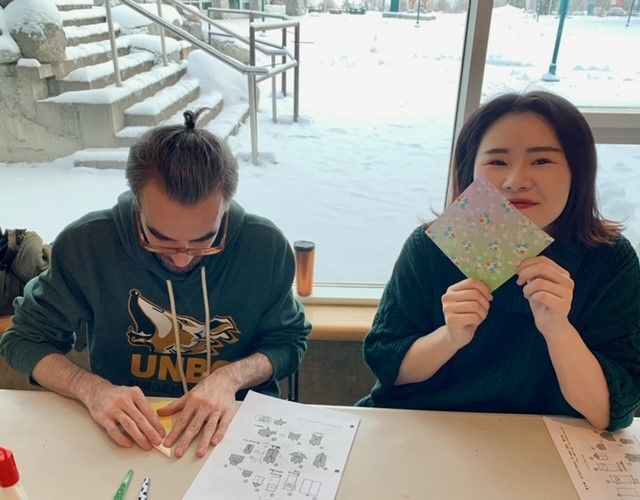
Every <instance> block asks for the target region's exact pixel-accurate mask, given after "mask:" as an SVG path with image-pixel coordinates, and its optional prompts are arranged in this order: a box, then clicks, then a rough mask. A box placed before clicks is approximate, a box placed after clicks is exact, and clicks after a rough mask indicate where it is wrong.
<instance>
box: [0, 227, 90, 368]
mask: <svg viewBox="0 0 640 500" xmlns="http://www.w3.org/2000/svg"><path fill="white" fill-rule="evenodd" d="M76 252H77V248H75V246H74V245H73V238H72V236H71V235H70V232H69V230H65V231H63V232H62V233H61V234H60V236H59V237H58V238H57V240H56V242H55V244H54V246H53V250H52V257H51V265H50V267H49V269H48V270H47V271H45V272H44V273H43V274H41V275H40V276H39V277H36V278H34V279H32V280H31V281H30V282H29V283H28V284H27V286H26V287H25V290H24V296H23V297H18V298H17V299H16V300H15V302H14V305H15V316H14V317H13V320H12V326H11V328H10V329H9V330H8V331H7V332H6V333H5V334H4V335H3V336H2V338H1V339H0V354H2V355H3V356H4V357H5V358H6V359H7V361H8V362H9V364H10V365H11V366H12V367H13V368H14V369H15V370H17V371H19V372H21V373H24V374H25V375H29V376H31V373H32V371H33V368H34V367H35V365H36V364H38V362H39V361H40V360H41V359H42V358H44V357H45V356H47V355H49V354H52V353H62V354H65V353H67V352H69V351H70V350H71V348H72V347H73V344H74V342H75V334H74V331H76V330H77V328H78V326H79V324H80V322H81V321H82V320H88V318H89V313H88V306H87V305H86V303H85V302H84V301H83V298H82V294H81V292H80V288H79V286H78V284H77V282H76V280H75V278H74V276H73V273H72V272H71V268H72V266H71V265H70V264H72V263H73V262H77V260H74V255H75V254H76Z"/></svg>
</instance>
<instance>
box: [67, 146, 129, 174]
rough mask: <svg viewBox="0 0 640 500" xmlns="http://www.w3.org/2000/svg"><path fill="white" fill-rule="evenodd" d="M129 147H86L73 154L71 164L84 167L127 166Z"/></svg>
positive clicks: (121, 167) (123, 167)
mask: <svg viewBox="0 0 640 500" xmlns="http://www.w3.org/2000/svg"><path fill="white" fill-rule="evenodd" d="M128 155H129V148H87V149H81V150H80V151H76V152H75V153H74V154H73V166H74V167H85V168H99V169H107V168H117V169H120V170H124V169H125V167H126V166H127V156H128Z"/></svg>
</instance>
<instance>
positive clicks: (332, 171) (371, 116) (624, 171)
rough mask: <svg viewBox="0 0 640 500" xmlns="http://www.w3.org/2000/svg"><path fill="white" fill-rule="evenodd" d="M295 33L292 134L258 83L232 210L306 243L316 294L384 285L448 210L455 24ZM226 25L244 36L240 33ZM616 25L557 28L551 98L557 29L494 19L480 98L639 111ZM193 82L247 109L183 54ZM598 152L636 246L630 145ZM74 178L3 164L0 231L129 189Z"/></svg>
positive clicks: (371, 25) (611, 212)
mask: <svg viewBox="0 0 640 500" xmlns="http://www.w3.org/2000/svg"><path fill="white" fill-rule="evenodd" d="M300 19H301V23H302V25H301V33H302V42H303V43H302V49H301V50H302V52H301V61H302V66H301V86H300V88H301V102H300V110H301V116H300V120H299V122H298V123H293V120H292V106H293V101H292V98H291V95H290V94H289V95H288V96H287V97H283V96H282V95H281V94H280V93H278V95H277V97H278V123H276V124H274V123H272V121H271V99H270V98H271V90H270V89H271V86H270V82H264V83H263V84H262V86H261V96H262V97H261V113H260V115H259V124H258V130H259V150H260V152H261V160H262V161H261V165H260V166H259V167H255V166H253V165H252V164H251V163H250V160H249V159H250V144H251V141H250V133H249V127H248V125H245V126H243V127H242V128H241V129H240V131H239V133H238V135H237V136H235V137H231V138H230V140H229V144H230V146H231V147H232V148H233V150H234V151H235V153H236V154H237V157H238V158H239V161H240V185H239V191H238V194H237V199H238V201H239V202H240V203H241V204H243V205H244V206H245V208H246V209H247V210H249V211H253V212H256V213H260V214H262V215H265V216H267V217H269V218H271V219H272V220H273V221H274V222H276V224H278V225H279V226H280V227H281V228H282V230H283V231H284V233H285V235H286V236H287V237H288V238H289V240H290V241H292V242H293V241H294V240H296V239H310V240H313V241H315V242H316V244H317V253H316V279H317V280H318V281H323V282H359V283H367V282H368V283H383V282H385V281H386V279H387V278H388V276H389V274H390V272H391V269H392V267H393V263H394V261H395V259H396V257H397V254H398V252H399V250H400V247H401V246H402V244H403V242H404V240H405V239H406V237H407V235H408V234H409V232H410V231H411V230H412V229H413V228H414V227H415V226H416V225H418V224H419V223H420V222H421V221H423V220H427V219H430V218H432V217H433V211H439V210H441V209H442V207H443V202H444V189H445V185H446V177H447V171H446V169H447V165H448V159H449V154H450V148H451V134H452V128H453V113H454V100H455V97H456V92H457V88H458V78H459V71H460V53H461V48H462V38H463V31H464V21H465V19H464V16H463V15H460V14H436V20H435V21H421V23H420V27H419V28H416V27H415V21H413V20H401V19H386V18H382V17H381V15H380V13H377V12H368V13H367V14H366V15H365V16H349V15H346V14H342V15H330V14H320V15H318V14H315V15H307V16H304V17H302V18H300ZM227 23H228V24H229V25H231V26H234V27H237V28H241V27H242V28H243V29H244V28H246V21H242V20H234V21H228V22H227ZM625 23H626V18H625V19H622V18H616V19H606V18H604V19H603V18H591V17H578V16H576V17H571V18H569V19H567V21H566V23H565V28H564V36H563V41H562V45H561V49H560V56H559V59H558V71H557V74H558V75H559V76H560V78H561V80H560V82H558V83H554V84H548V83H542V82H540V81H539V79H540V77H541V76H542V74H543V73H545V72H547V70H548V67H549V62H550V57H551V53H552V50H553V42H554V40H555V33H556V29H557V19H556V18H554V17H553V16H541V17H540V20H539V21H536V20H535V19H534V18H533V17H531V16H530V15H526V14H523V13H522V12H521V11H519V10H517V9H515V8H511V7H505V8H501V9H495V10H494V15H493V18H492V32H491V36H490V40H489V50H488V55H487V66H486V70H485V80H484V87H483V99H487V98H489V97H490V96H492V95H495V94H497V93H499V92H503V91H506V90H518V91H519V90H524V89H530V88H536V87H540V88H546V89H549V90H552V91H554V92H558V93H560V94H562V95H564V96H566V97H568V98H569V99H571V100H572V101H573V102H574V103H576V104H578V105H581V106H595V105H607V106H640V92H638V90H637V89H638V82H640V62H639V60H638V59H637V58H635V59H633V58H632V57H630V54H633V53H635V52H637V50H633V47H635V48H636V49H637V48H638V47H639V46H640V20H637V19H632V22H631V26H630V27H629V28H625V27H624V24H625ZM278 36H279V35H278ZM290 38H291V37H290ZM188 73H189V77H190V78H196V79H198V80H199V82H200V85H201V87H202V90H203V94H206V93H208V92H211V91H215V90H220V89H222V90H220V91H221V92H222V93H223V94H224V95H225V105H231V104H233V103H234V102H237V100H238V99H239V98H240V97H241V96H242V95H246V81H245V80H244V79H243V78H241V77H239V76H238V75H237V74H235V73H234V72H232V71H231V70H229V69H228V68H226V67H224V66H221V65H220V64H219V63H214V62H211V61H210V60H209V59H208V58H207V56H205V55H204V54H202V53H201V52H200V51H195V52H193V53H192V55H191V59H190V61H189V69H188ZM292 80H293V78H292V77H291V76H290V77H289V78H288V84H289V89H291V85H292ZM278 89H280V82H279V81H278ZM598 153H599V156H600V163H601V169H600V173H599V181H598V183H599V193H600V199H601V208H602V210H603V212H604V214H605V215H606V216H608V217H612V218H616V219H618V220H623V221H624V222H626V224H627V225H628V226H629V229H628V230H627V236H628V237H629V238H630V239H631V240H632V242H633V244H634V246H637V245H638V244H639V243H640V169H639V168H638V166H639V165H640V145H634V146H623V145H599V146H598ZM71 165H72V162H71V160H70V159H69V158H66V159H60V160H58V161H56V162H53V163H52V165H50V166H49V165H47V166H44V165H25V164H21V165H16V164H12V165H1V164H0V226H2V227H6V226H12V227H14V226H15V227H17V226H26V227H30V228H33V229H36V230H38V231H40V232H41V233H42V234H43V236H44V237H45V239H52V238H54V237H55V235H56V234H57V233H58V232H59V231H60V229H61V228H62V227H63V226H64V225H65V224H66V223H68V222H69V221H71V220H73V219H75V218H76V217H78V216H80V215H81V214H83V213H84V212H86V211H89V210H92V209H96V208H102V207H107V206H111V205H112V204H113V202H114V200H115V197H116V196H117V193H119V192H120V191H122V190H124V189H126V185H125V182H124V174H123V172H122V171H116V170H105V171H94V170H90V169H77V168H76V169H74V168H73V167H72V166H71ZM23 206H24V207H28V209H25V210H19V211H18V210H17V208H18V207H23ZM9 210H11V212H9ZM9 213H11V216H10V217H9V216H8V214H9Z"/></svg>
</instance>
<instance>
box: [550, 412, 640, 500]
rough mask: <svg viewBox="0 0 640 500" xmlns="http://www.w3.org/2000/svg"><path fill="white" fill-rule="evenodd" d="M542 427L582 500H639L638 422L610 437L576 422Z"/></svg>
mask: <svg viewBox="0 0 640 500" xmlns="http://www.w3.org/2000/svg"><path fill="white" fill-rule="evenodd" d="M544 423H545V425H546V426H547V430H548V431H549V434H550V435H551V439H553V443H554V444H555V445H556V448H557V449H558V453H559V454H560V457H561V458H562V461H563V463H564V466H565V467H566V469H567V472H568V473H569V476H570V477H571V481H573V485H574V486H575V488H576V491H577V492H578V495H580V498H581V499H583V500H590V499H593V500H606V499H624V500H633V499H635V500H640V420H638V419H636V420H635V421H634V423H633V424H632V425H631V426H630V427H628V428H627V429H623V430H620V431H616V432H613V433H612V432H608V431H600V430H597V429H594V428H593V427H591V426H590V425H589V424H588V423H587V422H586V421H583V420H578V419H570V418H552V417H544Z"/></svg>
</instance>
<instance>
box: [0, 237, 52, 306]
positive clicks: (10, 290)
mask: <svg viewBox="0 0 640 500" xmlns="http://www.w3.org/2000/svg"><path fill="white" fill-rule="evenodd" d="M50 260H51V245H45V244H44V243H43V242H42V238H41V237H40V236H39V235H38V233H36V232H34V231H27V230H26V229H7V230H5V231H4V233H3V232H2V230H1V229H0V314H3V315H4V314H13V312H14V311H13V299H15V298H16V297H18V296H20V295H22V292H23V291H24V286H25V285H26V284H27V282H28V281H29V280H30V279H31V278H33V277H34V276H38V275H39V274H40V273H41V272H43V271H45V270H46V269H47V268H48V267H49V262H50Z"/></svg>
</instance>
